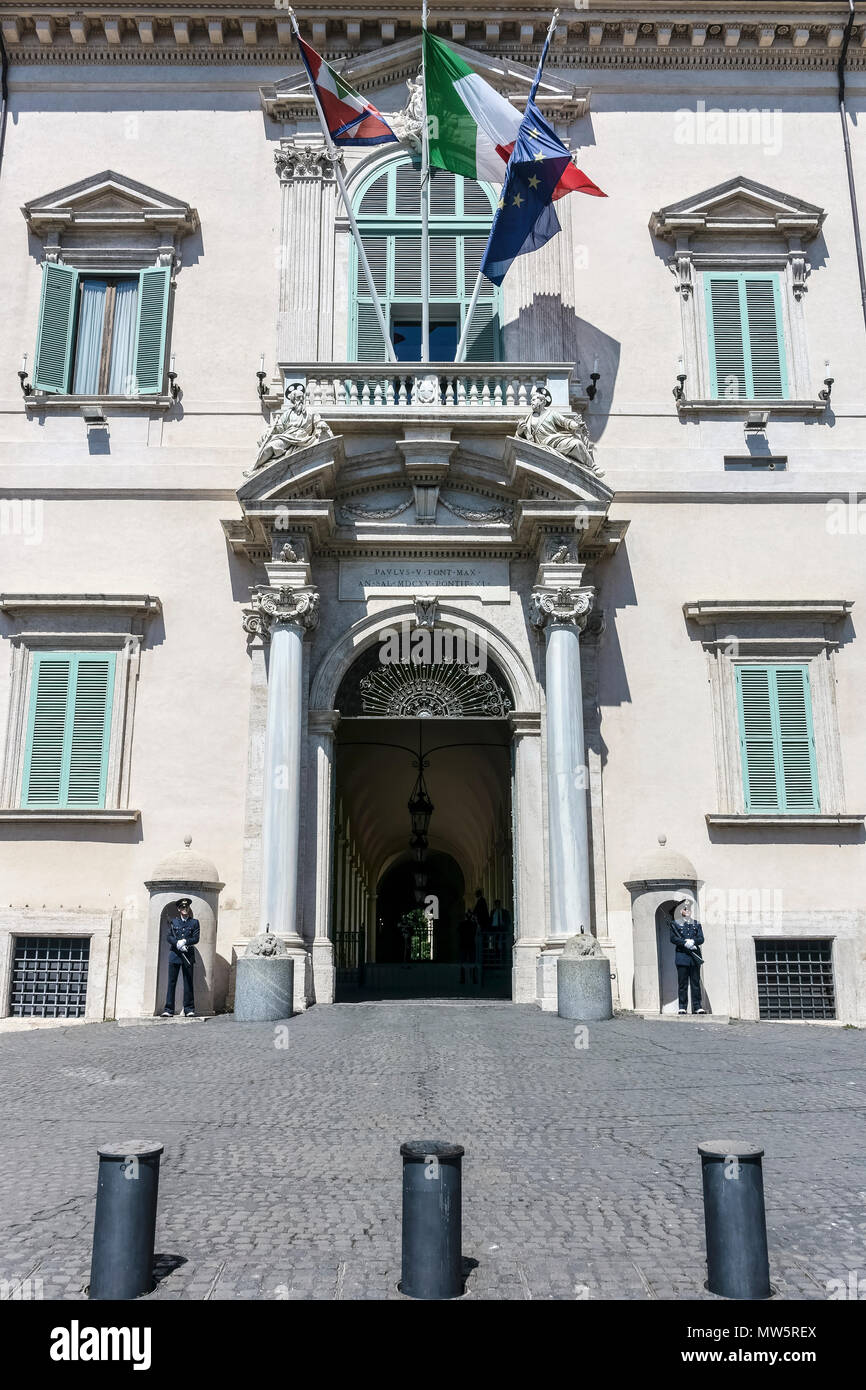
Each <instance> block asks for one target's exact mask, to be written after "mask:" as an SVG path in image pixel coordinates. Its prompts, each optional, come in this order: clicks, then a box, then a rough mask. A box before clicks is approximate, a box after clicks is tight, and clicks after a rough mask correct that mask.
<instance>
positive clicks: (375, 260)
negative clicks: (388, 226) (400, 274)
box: [355, 235, 388, 297]
mask: <svg viewBox="0 0 866 1390" xmlns="http://www.w3.org/2000/svg"><path fill="white" fill-rule="evenodd" d="M361 241H362V242H363V245H364V251H365V253H366V256H367V264H368V265H369V267H370V274H371V275H372V277H373V284H374V285H375V286H376V289H377V290H378V292H379V294H380V295H386V294H387V293H388V237H386V236H367V235H364V236H362V237H361ZM355 254H356V256H357V252H355ZM358 293H359V294H361V295H364V296H367V297H369V294H370V291H369V289H368V288H367V277H366V275H365V274H364V271H363V268H362V267H361V266H360V265H359V266H358Z"/></svg>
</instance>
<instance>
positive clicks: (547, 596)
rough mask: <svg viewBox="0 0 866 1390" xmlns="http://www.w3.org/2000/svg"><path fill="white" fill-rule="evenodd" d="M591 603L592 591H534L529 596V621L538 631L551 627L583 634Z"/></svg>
mask: <svg viewBox="0 0 866 1390" xmlns="http://www.w3.org/2000/svg"><path fill="white" fill-rule="evenodd" d="M592 602H593V591H592V589H535V590H533V592H532V593H531V594H530V596H529V621H530V622H531V623H532V626H533V627H535V628H538V630H539V631H542V630H543V629H544V628H546V627H547V626H552V627H576V628H577V629H578V631H579V632H583V629H584V628H585V627H586V623H587V619H588V618H589V614H590V611H591V609H592Z"/></svg>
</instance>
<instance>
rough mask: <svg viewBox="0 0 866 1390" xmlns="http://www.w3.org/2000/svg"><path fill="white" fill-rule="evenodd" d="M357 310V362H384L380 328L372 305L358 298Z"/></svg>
mask: <svg viewBox="0 0 866 1390" xmlns="http://www.w3.org/2000/svg"><path fill="white" fill-rule="evenodd" d="M356 311H357V325H358V326H357V342H358V348H357V360H358V361H359V362H384V361H386V358H387V354H386V352H385V344H384V343H383V342H382V330H381V329H380V327H379V321H378V319H377V318H376V310H375V309H374V308H373V305H372V304H370V303H369V302H368V303H365V302H364V301H363V300H358V303H357V305H356Z"/></svg>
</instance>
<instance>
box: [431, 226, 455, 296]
mask: <svg viewBox="0 0 866 1390" xmlns="http://www.w3.org/2000/svg"><path fill="white" fill-rule="evenodd" d="M430 294H431V296H432V297H433V298H434V299H454V298H455V296H456V294H457V238H456V237H453V236H431V238H430Z"/></svg>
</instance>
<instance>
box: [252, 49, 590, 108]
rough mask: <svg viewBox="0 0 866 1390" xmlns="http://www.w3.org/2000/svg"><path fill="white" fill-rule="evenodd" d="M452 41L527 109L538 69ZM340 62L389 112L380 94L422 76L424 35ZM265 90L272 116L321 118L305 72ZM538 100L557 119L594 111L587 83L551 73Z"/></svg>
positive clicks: (347, 75)
mask: <svg viewBox="0 0 866 1390" xmlns="http://www.w3.org/2000/svg"><path fill="white" fill-rule="evenodd" d="M448 44H449V47H450V48H452V49H453V50H454V52H455V53H458V54H459V55H460V57H461V58H463V59H464V60H465V62H467V63H468V64H469V65H470V67H472V68H473V69H474V70H475V72H477V73H479V74H480V75H481V77H483V78H484V80H485V82H489V83H490V84H491V86H493V87H495V88H496V89H497V90H498V91H501V92H503V93H504V95H505V96H507V97H508V99H509V101H513V102H514V103H515V105H516V106H519V107H520V109H521V111H522V110H523V108H524V106H525V105H526V98H527V95H528V93H529V89H530V87H531V85H532V82H533V79H534V77H535V68H534V67H532V66H530V65H528V64H525V63H520V62H514V61H513V60H509V62H508V64H507V72H506V71H504V70H503V69H504V65H503V64H502V63H501V62H499V61H497V59H496V58H495V57H490V56H488V55H487V54H486V53H484V52H483V50H480V49H477V48H464V47H462V46H461V45H460V44H459V43H455V42H454V41H453V39H452V38H449V39H448ZM335 66H336V67H338V69H339V70H340V72H341V73H342V74H343V76H344V77H345V78H346V80H347V82H350V83H351V84H352V86H353V87H357V88H358V89H359V90H360V91H362V92H364V93H367V94H369V95H370V97H371V99H372V100H373V101H375V103H376V105H377V106H379V107H380V109H382V110H384V109H385V107H383V106H382V102H381V100H380V98H379V97H378V96H377V95H375V94H376V93H378V92H381V91H382V90H383V89H386V88H389V87H394V86H399V84H401V83H403V82H405V81H406V79H407V78H408V77H412V78H415V77H417V75H418V72H419V70H420V68H421V39H420V36H419V35H417V34H416V35H415V36H414V37H412V38H410V39H404V40H402V41H401V42H400V43H390V44H388V45H386V46H385V47H382V48H377V49H376V50H375V52H373V53H362V54H359V55H358V56H357V57H356V58H352V59H350V60H349V62H347V63H345V65H343V66H342V67H341V66H340V64H339V63H337V64H335ZM259 92H260V96H261V103H262V108H263V110H264V111H265V113H266V114H267V115H268V116H270V117H271V119H272V120H275V121H287V120H291V121H295V120H298V119H309V120H315V119H316V109H315V106H314V105H313V101H312V98H311V96H310V89H309V85H308V83H307V79H306V76H305V74H304V73H303V72H301V71H299V72H298V73H296V74H293V75H292V76H290V77H286V78H284V79H283V80H282V81H280V82H277V83H274V84H273V85H269V86H263V87H261V88H260V89H259ZM536 101H537V103H538V106H539V107H540V109H541V110H542V112H543V113H544V114H545V115H546V116H548V117H549V119H550V120H551V121H554V122H555V121H562V122H565V123H570V122H571V121H575V120H577V119H578V118H579V117H580V116H585V115H586V113H587V111H588V110H589V101H590V91H589V88H587V87H576V86H575V85H574V84H573V83H571V82H568V81H567V80H565V79H563V78H561V77H556V76H554V75H553V74H551V73H545V74H544V77H543V80H542V83H541V86H540V88H539V91H538V95H537V97H536ZM400 104H401V106H402V105H404V104H405V96H404V95H402V94H401V96H400ZM385 106H387V100H386V102H385Z"/></svg>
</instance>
